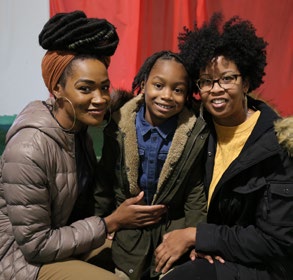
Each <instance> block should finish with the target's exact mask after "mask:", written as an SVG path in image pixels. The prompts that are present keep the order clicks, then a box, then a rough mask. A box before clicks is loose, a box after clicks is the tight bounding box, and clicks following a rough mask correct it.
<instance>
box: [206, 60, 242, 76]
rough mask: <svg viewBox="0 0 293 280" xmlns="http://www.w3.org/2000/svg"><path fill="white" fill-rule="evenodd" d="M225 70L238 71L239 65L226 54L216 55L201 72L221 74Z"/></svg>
mask: <svg viewBox="0 0 293 280" xmlns="http://www.w3.org/2000/svg"><path fill="white" fill-rule="evenodd" d="M225 72H238V68H237V65H236V64H235V62H234V61H232V60H229V59H227V58H225V57H224V56H219V57H215V58H213V59H212V61H211V62H210V63H209V64H208V65H207V67H206V68H205V69H203V70H202V71H201V73H202V74H203V73H209V74H219V73H225Z"/></svg>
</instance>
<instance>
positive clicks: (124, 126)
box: [113, 94, 196, 195]
mask: <svg viewBox="0 0 293 280" xmlns="http://www.w3.org/2000/svg"><path fill="white" fill-rule="evenodd" d="M143 103H144V96H143V95H142V94H139V95H138V96H136V97H134V98H133V99H131V100H130V101H128V102H127V103H126V104H125V105H124V106H123V107H122V108H121V109H120V110H119V111H117V112H116V113H115V114H114V115H113V119H114V120H115V121H116V122H117V124H118V126H119V128H120V130H121V132H122V133H123V134H124V149H125V155H127V156H125V163H126V170H127V176H128V181H129V185H130V190H129V191H130V193H131V194H133V195H136V194H138V193H139V192H140V188H139V186H138V185H137V182H138V169H139V154H138V149H137V146H138V144H137V136H136V128H135V118H136V114H137V111H138V110H139V108H140V107H141V105H142V104H143ZM195 122H196V116H195V115H194V114H193V113H192V112H190V111H189V110H188V109H187V108H184V109H183V111H182V112H181V113H180V114H179V118H178V126H177V129H176V132H175V135H174V137H173V141H172V144H171V147H170V150H169V153H168V156H167V158H166V162H165V164H164V165H163V168H162V172H161V174H160V177H159V182H158V189H159V188H160V187H161V186H162V184H163V182H164V181H165V180H166V178H167V177H168V176H170V174H171V172H172V168H173V166H174V165H175V163H176V162H177V161H178V160H179V158H180V156H181V154H182V152H183V150H184V147H185V145H186V142H187V140H188V137H189V134H190V131H191V130H192V129H193V127H194V125H195Z"/></svg>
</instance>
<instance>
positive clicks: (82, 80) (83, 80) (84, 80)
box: [75, 79, 110, 85]
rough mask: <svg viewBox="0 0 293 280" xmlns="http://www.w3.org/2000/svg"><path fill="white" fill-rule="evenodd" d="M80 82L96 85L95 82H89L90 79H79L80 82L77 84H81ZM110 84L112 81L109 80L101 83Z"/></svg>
mask: <svg viewBox="0 0 293 280" xmlns="http://www.w3.org/2000/svg"><path fill="white" fill-rule="evenodd" d="M80 82H82V83H87V84H92V85H94V84H96V82H95V81H93V80H89V79H79V80H77V81H76V83H80ZM76 83H75V84H76ZM108 83H110V80H109V79H106V80H104V81H102V82H101V84H108Z"/></svg>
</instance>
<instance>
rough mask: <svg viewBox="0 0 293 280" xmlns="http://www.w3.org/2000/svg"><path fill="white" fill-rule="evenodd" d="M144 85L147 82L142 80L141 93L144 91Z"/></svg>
mask: <svg viewBox="0 0 293 280" xmlns="http://www.w3.org/2000/svg"><path fill="white" fill-rule="evenodd" d="M144 86H145V82H144V81H143V82H141V84H140V88H141V93H144Z"/></svg>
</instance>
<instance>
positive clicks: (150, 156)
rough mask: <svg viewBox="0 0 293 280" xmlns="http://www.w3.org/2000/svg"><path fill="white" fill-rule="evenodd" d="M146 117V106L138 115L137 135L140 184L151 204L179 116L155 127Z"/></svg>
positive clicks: (146, 199)
mask: <svg viewBox="0 0 293 280" xmlns="http://www.w3.org/2000/svg"><path fill="white" fill-rule="evenodd" d="M144 115H145V105H143V106H142V107H141V108H140V110H139V111H138V113H137V115H136V135H137V141H138V151H139V156H140V166H139V176H138V181H139V182H138V184H139V187H140V189H141V190H143V191H144V194H145V202H146V203H147V204H151V203H152V200H153V197H154V194H155V193H156V191H157V183H158V179H159V176H160V173H161V170H162V167H163V165H164V162H165V160H166V158H167V155H168V151H169V149H170V146H171V143H172V139H173V136H174V133H175V130H176V127H177V119H178V115H175V116H173V117H171V118H170V119H168V120H166V121H165V122H164V123H163V124H162V125H160V126H155V127H154V126H152V125H150V124H149V123H148V122H147V121H146V120H145V118H144Z"/></svg>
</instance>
